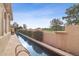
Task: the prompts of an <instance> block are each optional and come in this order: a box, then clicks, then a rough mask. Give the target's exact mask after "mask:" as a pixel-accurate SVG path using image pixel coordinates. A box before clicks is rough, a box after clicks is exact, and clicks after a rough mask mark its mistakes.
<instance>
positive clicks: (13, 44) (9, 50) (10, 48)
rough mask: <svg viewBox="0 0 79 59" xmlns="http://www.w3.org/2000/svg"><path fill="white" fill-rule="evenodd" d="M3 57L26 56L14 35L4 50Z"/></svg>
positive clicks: (26, 52) (26, 53)
mask: <svg viewBox="0 0 79 59" xmlns="http://www.w3.org/2000/svg"><path fill="white" fill-rule="evenodd" d="M2 55H3V56H19V55H20V56H28V55H29V53H28V51H27V50H26V49H25V48H24V47H23V46H22V45H21V43H20V42H19V41H18V38H17V36H16V35H15V34H14V35H12V36H11V38H10V40H9V41H8V44H7V45H6V47H5V50H4V51H3V53H2Z"/></svg>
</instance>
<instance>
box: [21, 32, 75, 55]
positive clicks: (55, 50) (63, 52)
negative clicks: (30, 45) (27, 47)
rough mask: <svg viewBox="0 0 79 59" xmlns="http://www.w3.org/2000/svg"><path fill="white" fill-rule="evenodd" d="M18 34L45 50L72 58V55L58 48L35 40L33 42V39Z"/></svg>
mask: <svg viewBox="0 0 79 59" xmlns="http://www.w3.org/2000/svg"><path fill="white" fill-rule="evenodd" d="M20 34H21V35H23V36H25V37H27V38H29V40H31V41H33V42H35V43H37V44H40V45H42V46H43V47H45V48H47V49H49V50H51V51H53V52H55V53H57V54H59V55H61V56H74V55H72V54H70V53H68V52H65V51H62V50H60V49H58V48H55V47H53V46H50V45H48V44H45V43H43V42H40V41H37V40H35V39H33V38H31V37H29V36H26V35H24V34H22V33H20Z"/></svg>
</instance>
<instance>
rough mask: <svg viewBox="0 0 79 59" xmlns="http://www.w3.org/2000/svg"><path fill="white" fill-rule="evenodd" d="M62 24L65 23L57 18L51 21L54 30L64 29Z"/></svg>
mask: <svg viewBox="0 0 79 59" xmlns="http://www.w3.org/2000/svg"><path fill="white" fill-rule="evenodd" d="M62 24H63V22H62V21H60V20H59V19H56V18H55V19H53V20H52V21H50V27H51V29H52V30H54V31H60V30H62V26H61V25H62Z"/></svg>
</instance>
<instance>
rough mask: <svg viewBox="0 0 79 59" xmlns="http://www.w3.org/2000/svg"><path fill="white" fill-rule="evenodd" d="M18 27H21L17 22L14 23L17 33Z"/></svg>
mask: <svg viewBox="0 0 79 59" xmlns="http://www.w3.org/2000/svg"><path fill="white" fill-rule="evenodd" d="M18 26H19V25H18V24H17V23H16V22H14V23H13V27H14V29H15V32H16V31H17V29H18Z"/></svg>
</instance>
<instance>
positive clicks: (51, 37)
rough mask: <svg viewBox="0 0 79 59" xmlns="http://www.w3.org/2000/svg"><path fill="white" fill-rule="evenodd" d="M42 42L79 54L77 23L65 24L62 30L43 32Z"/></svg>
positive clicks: (78, 27) (78, 28)
mask: <svg viewBox="0 0 79 59" xmlns="http://www.w3.org/2000/svg"><path fill="white" fill-rule="evenodd" d="M43 42H44V43H47V44H49V45H52V46H54V47H57V48H60V49H62V50H65V51H67V52H70V53H72V54H74V55H79V46H78V45H79V25H70V26H66V29H65V31H62V32H61V31H58V32H44V36H43Z"/></svg>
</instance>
